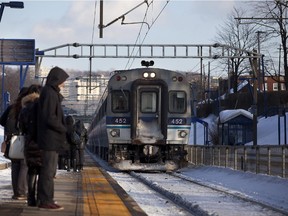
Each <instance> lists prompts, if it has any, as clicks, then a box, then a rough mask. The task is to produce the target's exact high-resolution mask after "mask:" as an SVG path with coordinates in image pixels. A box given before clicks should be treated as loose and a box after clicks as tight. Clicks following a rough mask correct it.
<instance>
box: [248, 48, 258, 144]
mask: <svg viewBox="0 0 288 216" xmlns="http://www.w3.org/2000/svg"><path fill="white" fill-rule="evenodd" d="M253 52H254V53H257V50H253ZM254 56H255V54H254ZM249 60H250V64H251V68H252V72H253V104H252V112H253V113H252V114H253V146H257V116H258V112H257V106H258V96H257V79H258V77H257V74H259V73H258V72H257V70H258V69H259V67H258V65H257V57H256V56H255V58H253V59H252V60H251V59H249Z"/></svg>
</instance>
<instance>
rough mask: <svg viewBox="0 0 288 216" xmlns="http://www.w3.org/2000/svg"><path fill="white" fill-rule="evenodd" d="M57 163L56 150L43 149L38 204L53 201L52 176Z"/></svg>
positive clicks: (51, 202) (54, 173)
mask: <svg viewBox="0 0 288 216" xmlns="http://www.w3.org/2000/svg"><path fill="white" fill-rule="evenodd" d="M57 164H58V153H57V152H56V151H43V163H42V166H41V168H40V172H39V179H38V188H37V189H38V190H37V199H38V201H39V202H40V204H45V205H46V204H53V203H54V200H53V199H54V177H55V175H56V170H57Z"/></svg>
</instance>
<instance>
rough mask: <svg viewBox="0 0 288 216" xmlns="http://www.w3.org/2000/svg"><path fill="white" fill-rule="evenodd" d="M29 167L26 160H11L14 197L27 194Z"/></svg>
mask: <svg viewBox="0 0 288 216" xmlns="http://www.w3.org/2000/svg"><path fill="white" fill-rule="evenodd" d="M27 171H28V167H27V165H26V163H25V161H24V160H11V179H12V188H13V193H14V196H19V195H25V196H26V194H27Z"/></svg>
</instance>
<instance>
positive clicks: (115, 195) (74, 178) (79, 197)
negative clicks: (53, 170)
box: [0, 153, 146, 216]
mask: <svg viewBox="0 0 288 216" xmlns="http://www.w3.org/2000/svg"><path fill="white" fill-rule="evenodd" d="M54 184H55V193H54V199H55V201H56V202H57V204H58V205H61V206H63V207H64V210H60V211H43V210H42V209H41V210H39V209H38V207H29V206H27V203H26V201H23V200H12V199H11V200H10V199H9V200H7V201H5V202H4V203H1V204H0V215H3V216H4V215H5V216H18V215H21V216H33V215H41V216H46V215H47V216H48V215H49V216H51V215H53V216H58V215H61V216H70V215H71V216H73V215H75V216H82V215H83V216H86V215H95V216H98V215H99V216H119V215H121V216H128V215H131V216H134V215H137V216H142V215H143V216H144V215H146V213H145V212H143V211H142V209H141V208H140V207H139V206H138V204H137V203H136V202H135V201H134V200H133V199H132V198H131V197H130V196H129V195H128V194H127V193H126V192H125V191H124V190H123V189H122V188H121V187H120V186H119V185H118V184H117V182H116V181H114V180H113V179H112V178H111V177H110V176H109V174H107V173H106V172H105V171H104V170H102V169H101V168H100V166H99V165H98V164H97V163H96V162H95V161H94V160H93V159H92V158H91V157H90V155H89V154H87V153H86V154H85V164H84V169H83V170H82V171H81V172H67V171H66V170H59V171H58V172H57V175H56V178H55V179H54Z"/></svg>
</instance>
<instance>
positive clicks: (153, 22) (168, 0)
mask: <svg viewBox="0 0 288 216" xmlns="http://www.w3.org/2000/svg"><path fill="white" fill-rule="evenodd" d="M153 2H154V0H153V1H151V3H150V4H149V5H151V4H152V3H153ZM169 2H170V0H167V1H166V4H165V5H164V6H163V8H162V9H161V11H160V12H159V14H158V15H157V16H156V19H155V20H153V21H152V24H151V25H150V28H148V30H147V32H146V34H145V36H144V38H143V40H142V42H141V43H140V45H143V43H144V41H145V39H146V37H147V35H148V33H149V31H150V29H151V28H152V26H153V25H154V24H155V22H156V21H157V19H158V18H159V17H160V15H161V14H162V12H163V11H164V9H165V8H166V6H167V5H168V3H169ZM148 7H149V6H148ZM148 7H147V11H148ZM147 11H146V13H145V15H144V19H143V20H145V18H146V16H147ZM142 26H143V24H142ZM142 26H141V29H142ZM139 34H140V32H139ZM139 34H138V36H137V40H138V38H139ZM137 40H136V42H135V45H136V44H137ZM134 48H135V47H134ZM134 48H133V50H135V49H134ZM139 49H140V47H139V48H138V50H137V52H136V53H135V55H134V57H133V58H132V62H131V64H130V66H129V68H130V67H131V66H132V64H133V63H134V60H135V56H136V55H138V53H139ZM131 56H132V52H131V55H130V57H131ZM130 57H129V59H128V63H129V61H130ZM128 63H127V64H126V67H125V68H127V65H128ZM129 68H128V69H129Z"/></svg>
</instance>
